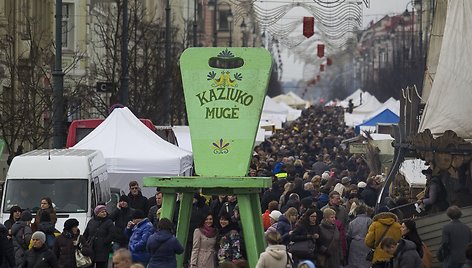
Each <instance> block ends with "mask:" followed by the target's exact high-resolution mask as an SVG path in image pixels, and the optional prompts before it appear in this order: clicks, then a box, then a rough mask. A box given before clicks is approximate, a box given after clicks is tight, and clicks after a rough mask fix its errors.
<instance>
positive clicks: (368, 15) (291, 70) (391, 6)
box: [282, 0, 411, 81]
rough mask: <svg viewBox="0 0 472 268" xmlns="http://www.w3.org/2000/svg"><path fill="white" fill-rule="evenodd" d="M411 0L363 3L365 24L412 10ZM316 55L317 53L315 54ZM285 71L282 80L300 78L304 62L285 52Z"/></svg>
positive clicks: (381, 0) (283, 59) (372, 0)
mask: <svg viewBox="0 0 472 268" xmlns="http://www.w3.org/2000/svg"><path fill="white" fill-rule="evenodd" d="M410 2H411V0H370V8H366V7H365V5H363V18H362V21H363V25H364V27H366V26H367V25H368V24H369V22H370V21H372V20H373V21H374V22H375V21H378V20H379V19H381V18H382V17H383V16H385V15H387V14H388V15H395V14H400V13H402V12H403V11H404V10H405V9H406V8H407V7H408V9H409V10H411V3H410ZM313 56H315V55H313ZM282 61H283V73H282V80H283V81H290V80H294V79H295V80H299V79H301V78H302V74H303V64H300V62H294V59H293V58H291V57H289V56H288V55H287V54H286V53H284V55H283V57H282Z"/></svg>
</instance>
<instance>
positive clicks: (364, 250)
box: [347, 214, 372, 268]
mask: <svg viewBox="0 0 472 268" xmlns="http://www.w3.org/2000/svg"><path fill="white" fill-rule="evenodd" d="M371 223H372V219H371V218H370V217H369V216H367V215H366V214H359V215H357V217H356V218H355V219H354V220H352V221H351V222H350V223H349V231H348V233H347V240H348V241H350V242H351V243H349V256H348V263H349V265H351V266H350V267H352V268H369V267H371V266H372V263H371V262H370V261H367V260H366V259H365V257H366V256H367V254H368V253H369V251H370V248H369V247H368V246H366V244H365V243H364V239H365V237H366V235H367V231H368V230H369V226H370V224H371Z"/></svg>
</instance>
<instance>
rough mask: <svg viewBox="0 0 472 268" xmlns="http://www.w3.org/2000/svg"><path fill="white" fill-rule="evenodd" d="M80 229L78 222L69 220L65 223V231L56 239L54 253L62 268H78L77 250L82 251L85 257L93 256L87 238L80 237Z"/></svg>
mask: <svg viewBox="0 0 472 268" xmlns="http://www.w3.org/2000/svg"><path fill="white" fill-rule="evenodd" d="M78 227H79V221H78V220H76V219H68V220H66V222H65V223H64V231H63V232H62V234H61V235H59V236H58V237H57V238H56V241H55V243H54V247H53V251H54V254H55V255H56V257H57V259H58V262H59V267H60V268H74V267H77V265H76V263H75V250H76V249H77V248H78V249H80V250H81V252H82V254H83V255H84V256H92V253H93V251H92V249H91V248H90V246H89V245H88V243H87V241H86V240H85V237H84V236H82V235H80V231H79V228H78ZM78 237H79V239H78V241H77V238H78Z"/></svg>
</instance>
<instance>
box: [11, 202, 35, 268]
mask: <svg viewBox="0 0 472 268" xmlns="http://www.w3.org/2000/svg"><path fill="white" fill-rule="evenodd" d="M32 219H33V216H32V215H31V212H29V211H28V210H25V211H23V212H22V213H21V216H20V220H19V221H16V222H15V223H14V224H13V225H12V227H11V241H12V243H13V249H14V251H15V262H16V265H17V267H21V265H22V263H23V262H24V258H25V253H26V251H27V250H28V245H29V244H30V240H31V236H32V235H33V230H32V229H31V220H32Z"/></svg>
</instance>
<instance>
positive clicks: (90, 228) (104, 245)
mask: <svg viewBox="0 0 472 268" xmlns="http://www.w3.org/2000/svg"><path fill="white" fill-rule="evenodd" d="M94 213H95V217H94V218H93V219H91V220H90V221H89V222H88V224H87V228H85V232H84V237H85V239H86V240H87V241H88V243H89V244H90V246H91V247H92V249H93V256H92V260H93V262H94V264H95V267H96V268H101V267H104V268H106V267H108V254H109V253H110V251H111V242H112V241H113V237H114V230H115V229H114V225H113V222H112V221H111V220H110V219H109V218H107V210H106V207H105V206H104V205H98V206H97V207H96V208H95V209H94Z"/></svg>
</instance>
